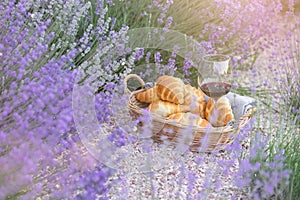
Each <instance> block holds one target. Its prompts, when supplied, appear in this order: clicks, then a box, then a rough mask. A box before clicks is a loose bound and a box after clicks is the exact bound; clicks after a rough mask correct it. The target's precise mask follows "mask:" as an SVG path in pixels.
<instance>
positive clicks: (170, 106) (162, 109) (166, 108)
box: [148, 100, 191, 117]
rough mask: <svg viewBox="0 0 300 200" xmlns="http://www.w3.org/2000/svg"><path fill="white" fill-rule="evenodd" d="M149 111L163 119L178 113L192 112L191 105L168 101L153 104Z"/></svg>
mask: <svg viewBox="0 0 300 200" xmlns="http://www.w3.org/2000/svg"><path fill="white" fill-rule="evenodd" d="M148 110H149V111H151V112H152V113H156V114H158V115H160V116H162V117H167V116H169V115H171V114H174V113H178V112H190V111H191V107H190V106H189V105H180V104H175V103H171V102H168V101H163V100H158V101H155V102H152V103H151V104H150V105H149V106H148Z"/></svg>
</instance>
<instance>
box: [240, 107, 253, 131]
mask: <svg viewBox="0 0 300 200" xmlns="http://www.w3.org/2000/svg"><path fill="white" fill-rule="evenodd" d="M254 113H256V107H252V108H249V109H248V110H247V112H246V114H245V115H243V116H242V117H241V118H240V123H239V126H238V130H240V129H241V128H242V127H243V126H244V125H245V124H246V123H247V122H248V121H249V120H250V119H251V117H252V116H253V115H254Z"/></svg>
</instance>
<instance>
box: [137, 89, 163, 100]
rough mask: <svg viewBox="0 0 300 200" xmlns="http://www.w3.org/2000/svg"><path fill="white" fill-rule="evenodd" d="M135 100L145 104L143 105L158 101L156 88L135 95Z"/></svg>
mask: <svg viewBox="0 0 300 200" xmlns="http://www.w3.org/2000/svg"><path fill="white" fill-rule="evenodd" d="M135 97H136V99H137V100H139V101H141V102H145V103H152V102H154V101H157V100H159V97H158V95H157V86H154V87H152V88H150V89H148V90H145V91H143V92H140V93H137V94H136V96H135Z"/></svg>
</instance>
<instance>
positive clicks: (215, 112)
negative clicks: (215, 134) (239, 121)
mask: <svg viewBox="0 0 300 200" xmlns="http://www.w3.org/2000/svg"><path fill="white" fill-rule="evenodd" d="M205 118H206V119H207V120H208V121H209V122H210V123H211V124H212V125H213V126H216V127H219V126H226V124H227V123H228V122H230V121H232V120H234V115H233V113H232V109H231V105H230V102H229V99H228V98H227V97H226V96H222V97H220V98H219V99H218V100H217V101H216V103H214V101H213V99H212V98H210V99H209V100H208V102H207V104H206V109H205Z"/></svg>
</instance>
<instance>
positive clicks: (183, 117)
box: [168, 112, 210, 127]
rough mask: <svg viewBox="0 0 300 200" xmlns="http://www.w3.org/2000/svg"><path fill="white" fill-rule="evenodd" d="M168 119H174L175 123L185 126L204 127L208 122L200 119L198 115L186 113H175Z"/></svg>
mask: <svg viewBox="0 0 300 200" xmlns="http://www.w3.org/2000/svg"><path fill="white" fill-rule="evenodd" d="M168 119H174V120H175V121H177V122H180V123H182V124H186V125H191V124H192V125H197V126H201V127H206V126H208V125H210V124H209V122H208V121H207V120H206V119H203V118H201V117H200V116H198V115H195V114H193V113H190V112H187V113H182V112H181V113H175V114H171V115H169V117H168Z"/></svg>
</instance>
